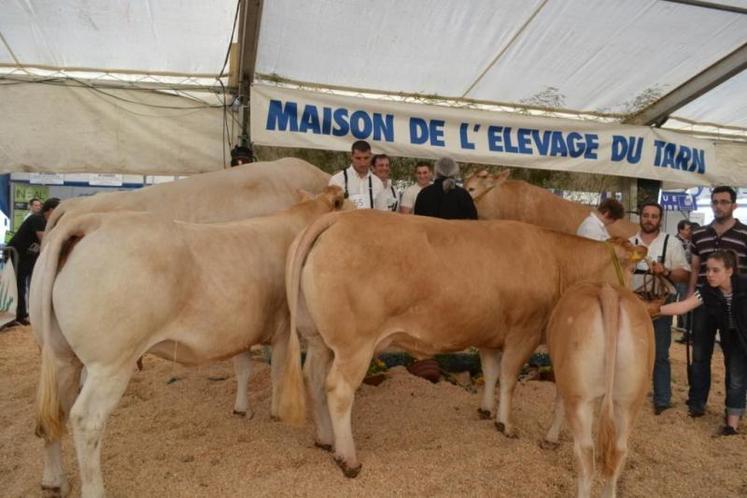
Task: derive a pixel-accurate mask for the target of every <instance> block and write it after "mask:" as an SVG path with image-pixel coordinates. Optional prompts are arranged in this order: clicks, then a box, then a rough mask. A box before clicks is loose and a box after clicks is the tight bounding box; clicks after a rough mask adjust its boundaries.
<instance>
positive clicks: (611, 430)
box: [597, 284, 620, 476]
mask: <svg viewBox="0 0 747 498" xmlns="http://www.w3.org/2000/svg"><path fill="white" fill-rule="evenodd" d="M599 301H600V304H601V306H602V322H603V324H604V383H605V392H604V397H603V398H602V407H601V411H600V413H599V436H598V441H597V444H598V448H599V452H600V460H601V462H600V463H601V465H602V473H603V474H604V475H605V476H611V475H612V474H613V473H614V469H615V468H616V466H617V459H618V458H619V455H618V452H617V450H616V440H617V430H616V428H615V413H614V399H613V398H614V388H615V359H616V358H617V341H618V336H619V330H620V300H619V297H618V293H617V291H615V289H613V288H612V286H610V285H609V284H604V285H603V286H602V289H601V290H600V292H599Z"/></svg>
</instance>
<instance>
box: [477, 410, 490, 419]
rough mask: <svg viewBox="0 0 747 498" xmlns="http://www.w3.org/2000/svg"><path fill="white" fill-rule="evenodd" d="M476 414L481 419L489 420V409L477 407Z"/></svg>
mask: <svg viewBox="0 0 747 498" xmlns="http://www.w3.org/2000/svg"><path fill="white" fill-rule="evenodd" d="M477 415H478V416H479V417H480V418H481V419H482V420H490V418H491V415H490V411H489V410H483V409H482V408H478V409H477Z"/></svg>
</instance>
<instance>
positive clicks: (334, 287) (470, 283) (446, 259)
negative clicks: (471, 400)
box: [302, 211, 611, 352]
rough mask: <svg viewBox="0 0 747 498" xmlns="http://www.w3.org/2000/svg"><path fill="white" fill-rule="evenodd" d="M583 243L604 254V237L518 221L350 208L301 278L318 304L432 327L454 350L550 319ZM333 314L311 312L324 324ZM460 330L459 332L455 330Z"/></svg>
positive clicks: (389, 323) (416, 327) (386, 322)
mask: <svg viewBox="0 0 747 498" xmlns="http://www.w3.org/2000/svg"><path fill="white" fill-rule="evenodd" d="M586 248H592V249H593V250H594V251H596V252H597V253H598V252H599V249H600V245H599V243H597V242H593V241H589V240H586V239H581V238H579V237H575V236H570V235H567V234H563V233H560V232H556V231H553V230H547V229H543V228H541V227H538V226H534V225H529V224H525V223H519V222H514V221H446V220H439V219H434V218H426V217H419V216H414V217H401V216H397V215H395V214H388V213H375V212H371V211H361V212H352V213H345V214H342V215H340V216H338V221H337V222H336V223H334V224H333V225H332V226H331V227H330V228H329V229H328V230H326V231H325V232H324V233H323V234H322V235H321V236H320V237H319V239H318V241H317V243H316V245H315V246H314V248H313V249H312V250H311V251H310V254H309V256H308V260H307V263H306V267H305V268H304V279H303V281H304V283H303V284H302V285H303V291H304V294H306V295H307V299H309V300H310V301H311V307H312V308H314V309H325V308H326V307H329V308H331V309H336V310H339V313H341V314H345V313H347V311H346V309H347V308H350V307H353V308H356V307H357V309H356V313H358V314H359V315H366V316H370V317H372V319H371V323H373V322H377V323H381V324H382V325H381V326H382V327H383V328H384V329H388V330H395V329H402V330H405V329H407V331H408V335H409V336H410V337H409V339H408V340H410V341H412V340H413V336H414V337H418V336H421V335H423V336H424V335H425V334H428V335H429V336H430V337H431V339H429V340H432V341H433V342H434V343H435V342H438V343H440V344H447V345H448V344H450V346H449V347H448V348H447V349H459V348H462V347H464V346H468V345H483V346H485V347H500V346H502V341H503V339H504V337H503V336H501V335H500V334H498V333H497V331H498V330H512V331H515V332H516V333H519V334H520V333H523V331H525V330H536V331H539V330H541V329H542V328H543V327H544V325H545V323H546V320H547V317H548V316H549V313H550V311H551V309H552V306H553V305H554V303H555V301H556V300H557V298H558V297H559V292H560V289H561V287H562V285H564V282H563V280H564V278H565V277H564V274H565V270H564V269H563V266H567V265H568V264H569V262H572V261H574V260H577V261H578V264H579V265H581V264H582V263H581V261H582V260H583V258H581V257H580V256H581V255H583V253H584V251H585V249H586ZM602 251H603V253H604V248H603V247H602ZM604 254H606V253H604ZM605 257H606V256H605ZM610 269H611V264H610ZM597 277H598V278H602V277H601V275H598V276H597ZM363 308H365V313H362V312H361V309H363ZM326 316H327V315H326V313H322V314H319V315H318V316H314V317H313V318H314V320H315V322H317V323H318V325H320V326H322V327H323V326H325V324H324V323H319V322H320V321H321V322H324V321H325V319H326V318H325V317H326ZM393 316H396V317H397V319H396V320H395V319H393V318H392V317H393ZM374 317H375V318H374ZM333 319H334V318H333V314H330V315H329V320H330V321H331V320H333ZM454 330H459V331H460V332H461V335H460V337H459V339H458V340H456V339H454V340H451V339H450V337H452V338H453V337H454ZM378 332H381V331H378ZM378 332H377V333H378ZM383 333H384V334H386V333H387V332H386V330H385V331H384V332H383ZM488 336H491V337H492V338H491V339H490V340H488V342H485V341H486V339H485V338H486V337H488ZM434 339H435V340H434ZM491 341H492V342H491ZM405 346H406V347H408V348H410V349H418V348H421V347H422V348H425V347H426V346H427V345H426V344H416V343H408V344H406V345H405ZM424 352H425V351H424Z"/></svg>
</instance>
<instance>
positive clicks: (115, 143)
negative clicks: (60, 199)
mask: <svg viewBox="0 0 747 498" xmlns="http://www.w3.org/2000/svg"><path fill="white" fill-rule="evenodd" d="M239 3H243V5H242V13H240V14H239V15H238V23H237V24H238V26H237V28H236V34H235V35H234V40H235V41H239V42H242V43H241V45H242V47H241V48H240V49H239V50H238V53H239V57H237V58H236V59H233V60H232V62H234V63H235V62H237V61H238V60H241V61H242V64H244V63H245V62H246V66H245V67H242V73H246V71H247V68H250V69H251V68H253V69H254V71H253V72H252V74H250V75H249V77H250V78H253V79H254V80H256V81H260V82H263V83H265V84H267V83H270V84H282V86H292V87H295V88H305V89H307V90H314V91H320V92H327V93H328V92H344V93H346V94H348V95H349V94H351V93H353V94H365V96H366V97H367V98H380V99H385V100H388V101H394V102H397V101H406V102H410V103H411V102H423V101H425V102H428V103H433V102H436V101H437V102H438V103H439V104H441V105H449V106H452V107H470V108H477V107H479V108H480V109H483V110H485V109H491V108H495V109H497V110H500V111H502V112H509V113H511V112H513V113H516V112H518V113H524V114H526V113H527V112H530V113H535V114H537V113H539V114H542V115H543V116H546V117H553V116H562V117H564V118H569V117H570V118H574V119H581V120H585V121H586V120H595V121H597V122H601V123H612V124H618V125H619V124H620V123H631V124H636V125H648V124H650V123H657V124H661V123H664V124H663V128H669V129H672V130H679V131H683V132H686V133H688V134H690V135H694V136H696V137H700V138H706V139H708V140H709V141H711V140H717V141H718V142H717V144H716V147H715V150H716V156H717V158H718V161H716V163H717V164H720V163H721V162H722V161H726V160H727V159H726V158H728V161H730V163H734V161H736V164H733V165H736V166H738V169H737V171H742V170H743V171H744V173H740V175H739V176H738V177H737V178H735V182H738V183H739V184H740V185H747V153H746V152H745V150H747V145H745V143H747V117H746V116H747V71H745V68H746V67H747V0H729V1H727V0H721V1H708V2H706V1H696V0H682V1H665V0H627V1H625V2H620V1H617V0H598V1H593V2H592V1H588V0H472V1H470V2H468V3H465V2H461V1H459V0H411V1H407V2H402V1H399V0H377V1H371V0H345V1H342V0H339V1H329V0H307V1H305V2H297V1H292V0H273V1H271V2H270V1H267V2H262V1H261V0H241V1H240V2H239ZM236 8H237V3H236V1H235V0H220V1H214V2H201V1H197V0H181V1H179V2H166V1H163V0H150V1H148V2H129V1H126V0H115V1H111V0H69V1H66V2H56V1H53V0H8V1H6V2H2V3H1V4H0V113H2V116H4V117H6V119H4V120H2V122H0V169H1V170H3V171H57V172H72V171H91V172H110V173H111V172H121V173H141V174H146V173H154V174H157V173H163V174H188V173H194V172H199V171H208V170H212V169H219V168H221V167H223V165H224V154H225V150H226V147H227V145H226V142H227V140H231V141H233V142H235V141H236V140H237V137H238V135H239V133H240V129H241V123H242V119H241V116H240V114H241V113H236V112H233V111H231V110H226V109H225V104H229V105H230V104H231V102H232V100H233V98H232V94H234V95H235V94H236V93H237V89H235V88H234V89H232V94H228V95H227V96H226V94H225V93H223V90H222V88H221V87H222V85H223V84H227V83H228V82H227V79H226V78H221V74H220V73H221V70H222V68H223V66H224V61H225V59H226V54H227V49H228V46H229V42H230V40H231V33H232V26H233V22H234V16H235V14H236ZM257 12H259V13H261V18H258V19H252V18H250V16H251V15H252V14H253V13H257ZM243 13H247V14H246V15H243ZM257 27H258V29H257ZM242 30H243V33H244V36H243V38H242V37H240V36H238V34H239V33H240V32H241V31H242ZM247 41H248V42H247ZM242 93H245V92H243V91H242ZM224 97H225V98H224ZM224 102H225V104H224ZM8 117H10V119H8ZM63 131H64V133H63ZM724 141H727V142H726V144H725V145H724ZM335 147H337V146H335ZM727 149H728V150H727ZM722 150H724V151H726V152H724V153H723V154H721V153H720V151H722ZM424 155H429V156H432V155H433V152H432V151H431V153H428V154H424Z"/></svg>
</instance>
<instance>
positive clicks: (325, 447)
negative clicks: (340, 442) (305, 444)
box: [314, 441, 332, 453]
mask: <svg viewBox="0 0 747 498" xmlns="http://www.w3.org/2000/svg"><path fill="white" fill-rule="evenodd" d="M314 446H316V447H317V448H319V449H320V450H324V451H326V452H329V453H331V452H332V445H331V444H325V443H320V442H319V441H314Z"/></svg>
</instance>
